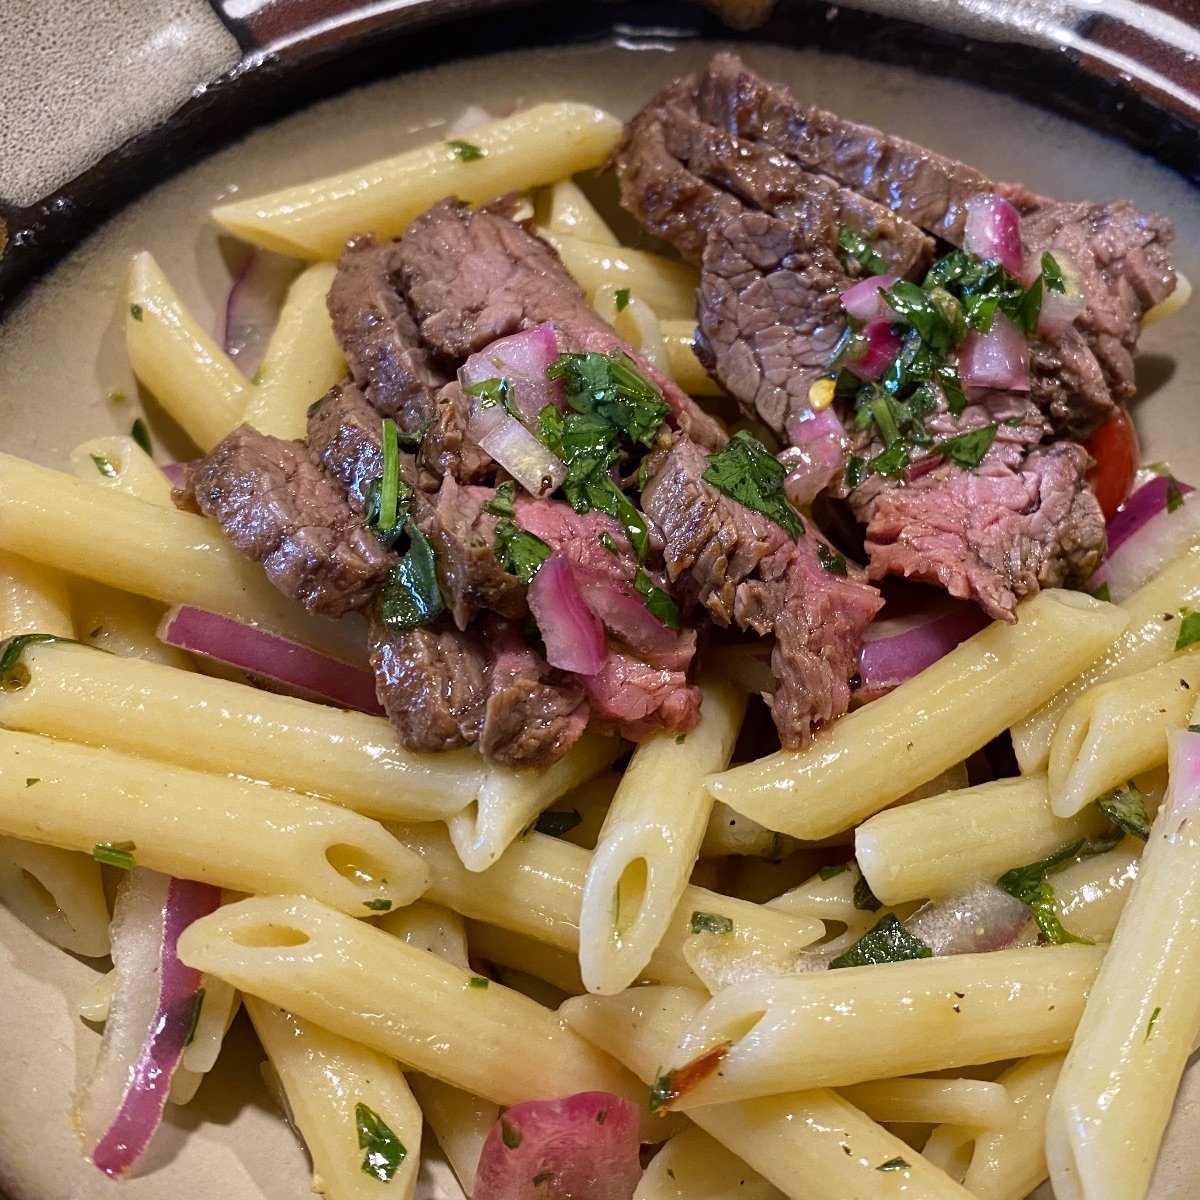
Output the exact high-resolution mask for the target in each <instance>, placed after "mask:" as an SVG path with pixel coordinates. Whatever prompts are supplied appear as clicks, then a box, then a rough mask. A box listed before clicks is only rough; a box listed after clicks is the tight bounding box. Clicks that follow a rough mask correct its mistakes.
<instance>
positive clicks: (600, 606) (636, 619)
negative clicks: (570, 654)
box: [574, 567, 678, 651]
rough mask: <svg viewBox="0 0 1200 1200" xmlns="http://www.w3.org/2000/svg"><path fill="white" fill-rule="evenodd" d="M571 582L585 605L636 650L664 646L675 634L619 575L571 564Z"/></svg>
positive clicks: (665, 648)
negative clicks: (572, 568) (614, 575)
mask: <svg viewBox="0 0 1200 1200" xmlns="http://www.w3.org/2000/svg"><path fill="white" fill-rule="evenodd" d="M574 573H575V582H576V584H577V585H578V587H579V590H580V592H581V594H582V595H583V598H584V600H585V601H586V602H587V606H588V608H590V609H591V610H592V612H594V613H595V614H596V616H597V617H599V618H600V620H601V622H602V623H603V624H604V625H605V626H606V627H607V628H608V629H611V630H612V632H613V633H614V634H616V635H617V637H619V638H620V639H621V640H622V641H623V642H625V643H627V644H628V645H630V646H636V647H637V648H638V649H639V650H645V651H655V650H668V649H670V648H671V647H672V646H673V645H674V644H675V642H676V641H677V640H678V634H676V633H675V631H674V630H673V629H670V628H669V627H668V626H667V625H665V624H663V622H662V621H660V620H659V619H658V618H657V617H656V616H655V615H654V614H653V613H652V612H651V611H650V610H649V609H648V608H647V607H646V602H645V600H643V599H642V597H641V596H639V595H637V594H636V593H635V592H634V591H633V590H632V589H631V588H630V586H629V584H627V583H626V582H625V581H624V580H623V579H616V578H614V577H613V576H611V575H605V574H602V573H601V572H600V571H592V570H589V569H587V568H586V567H575V571H574Z"/></svg>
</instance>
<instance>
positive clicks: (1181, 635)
mask: <svg viewBox="0 0 1200 1200" xmlns="http://www.w3.org/2000/svg"><path fill="white" fill-rule="evenodd" d="M1196 642H1200V612H1193V611H1192V610H1191V609H1190V608H1181V609H1180V610H1179V632H1178V633H1177V634H1176V635H1175V649H1176V650H1185V649H1187V647H1188V646H1191V645H1194V644H1195V643H1196Z"/></svg>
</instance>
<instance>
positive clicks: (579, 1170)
mask: <svg viewBox="0 0 1200 1200" xmlns="http://www.w3.org/2000/svg"><path fill="white" fill-rule="evenodd" d="M639 1149H640V1146H639V1138H638V1110H637V1106H636V1105H635V1104H633V1103H632V1102H631V1101H629V1100H625V1099H622V1098H621V1097H620V1096H615V1095H613V1094H612V1093H611V1092H579V1093H577V1094H576V1095H574V1096H567V1097H566V1098H565V1099H563V1100H529V1101H526V1102H525V1103H524V1104H514V1105H513V1106H512V1108H510V1109H508V1110H507V1111H506V1112H505V1113H504V1115H503V1116H502V1117H501V1118H500V1120H499V1121H497V1122H496V1124H495V1125H493V1126H492V1129H491V1131H490V1132H489V1133H488V1136H487V1139H486V1140H485V1141H484V1143H483V1150H482V1152H481V1153H480V1155H479V1166H478V1168H477V1169H476V1172H475V1190H474V1195H475V1196H476V1197H477V1200H545V1198H546V1197H548V1196H570V1197H571V1200H631V1198H632V1196H633V1193H634V1189H635V1188H636V1187H637V1185H638V1181H639V1180H640V1179H641V1176H642V1167H641V1161H640V1159H639V1157H638V1153H639Z"/></svg>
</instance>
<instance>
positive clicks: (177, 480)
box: [159, 462, 187, 488]
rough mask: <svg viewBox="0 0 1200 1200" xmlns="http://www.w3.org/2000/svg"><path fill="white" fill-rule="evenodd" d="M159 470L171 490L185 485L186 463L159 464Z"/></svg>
mask: <svg viewBox="0 0 1200 1200" xmlns="http://www.w3.org/2000/svg"><path fill="white" fill-rule="evenodd" d="M159 469H160V470H161V471H162V473H163V474H164V475H165V476H166V477H167V482H168V483H170V485H171V486H172V487H173V488H181V487H183V486H184V484H186V483H187V463H182V462H169V463H160V464H159Z"/></svg>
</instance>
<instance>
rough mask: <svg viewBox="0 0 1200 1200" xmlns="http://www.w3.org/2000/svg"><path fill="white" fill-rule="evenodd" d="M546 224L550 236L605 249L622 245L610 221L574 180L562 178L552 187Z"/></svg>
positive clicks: (547, 206) (547, 204)
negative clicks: (583, 242) (553, 234)
mask: <svg viewBox="0 0 1200 1200" xmlns="http://www.w3.org/2000/svg"><path fill="white" fill-rule="evenodd" d="M543 225H544V228H545V229H546V230H549V231H550V232H551V233H560V234H565V235H567V236H569V237H577V238H583V239H584V240H585V241H589V242H596V243H598V244H599V245H603V246H618V245H620V243H619V242H618V241H617V239H616V236H615V235H614V233H613V231H612V230H611V229H610V228H609V227H608V222H606V221H605V219H604V218H603V217H602V216H601V215H600V214H599V213H598V212H597V211H596V207H595V205H594V204H593V203H592V202H591V201H590V200H589V199H588V198H587V196H586V195H584V192H583V189H582V188H581V187H580V186H579V184H577V183H576V182H575V181H574V180H573V179H560V180H558V182H557V183H554V184H552V185H551V186H550V188H549V195H548V196H547V199H546V219H545V221H544V222H543Z"/></svg>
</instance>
